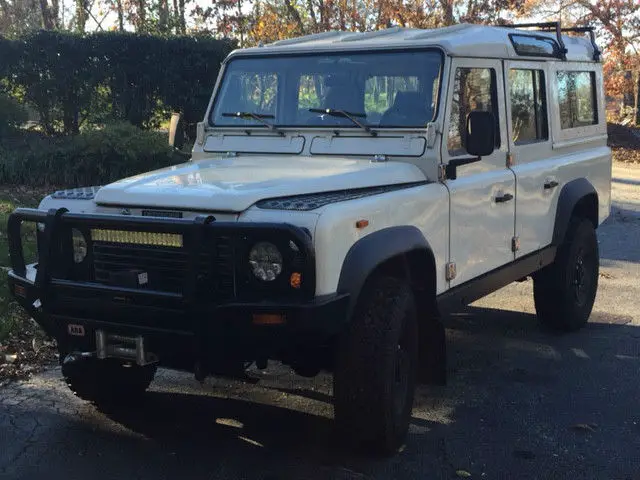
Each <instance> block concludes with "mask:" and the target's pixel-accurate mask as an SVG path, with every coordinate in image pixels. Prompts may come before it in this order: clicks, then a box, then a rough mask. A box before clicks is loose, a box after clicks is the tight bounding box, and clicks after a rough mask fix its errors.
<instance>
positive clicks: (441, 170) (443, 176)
mask: <svg viewBox="0 0 640 480" xmlns="http://www.w3.org/2000/svg"><path fill="white" fill-rule="evenodd" d="M438 181H439V182H446V181H447V166H446V165H445V164H443V163H441V164H440V165H438Z"/></svg>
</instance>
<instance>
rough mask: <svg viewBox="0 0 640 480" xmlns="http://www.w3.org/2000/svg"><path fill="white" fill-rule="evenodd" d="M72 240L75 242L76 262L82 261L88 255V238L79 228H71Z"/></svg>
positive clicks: (74, 255) (74, 256) (74, 253)
mask: <svg viewBox="0 0 640 480" xmlns="http://www.w3.org/2000/svg"><path fill="white" fill-rule="evenodd" d="M71 241H72V243H73V261H74V262H76V263H82V262H83V261H84V259H85V258H86V257H87V251H88V248H89V247H88V246H87V239H86V238H85V237H84V234H83V233H82V232H81V231H80V230H77V229H75V228H74V229H72V230H71Z"/></svg>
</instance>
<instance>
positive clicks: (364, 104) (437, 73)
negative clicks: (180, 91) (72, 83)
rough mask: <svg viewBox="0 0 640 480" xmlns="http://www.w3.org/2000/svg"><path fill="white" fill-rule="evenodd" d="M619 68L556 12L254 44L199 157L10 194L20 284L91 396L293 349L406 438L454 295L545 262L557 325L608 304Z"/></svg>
mask: <svg viewBox="0 0 640 480" xmlns="http://www.w3.org/2000/svg"><path fill="white" fill-rule="evenodd" d="M567 31H571V32H573V33H577V34H578V35H565V34H564V33H565V32H567ZM580 34H582V35H580ZM584 34H588V35H584ZM583 35H584V36H583ZM602 85H603V82H602V69H601V63H600V52H599V50H598V48H597V47H596V45H595V42H594V39H593V32H592V31H591V30H590V29H589V28H573V29H563V28H561V26H560V25H559V24H556V23H552V24H534V25H525V26H519V27H518V28H514V27H513V26H512V27H490V26H477V25H456V26H453V27H448V28H442V29H437V30H414V29H402V28H390V29H387V30H382V31H376V32H369V33H345V32H327V33H322V34H317V35H311V36H307V37H303V38H297V39H292V40H284V41H279V42H276V43H273V44H270V45H266V46H261V47H256V48H250V49H245V50H239V51H235V52H233V53H232V54H230V55H229V57H228V58H227V59H226V61H225V62H224V65H223V67H222V70H221V73H220V76H219V79H218V82H217V85H216V87H215V90H214V93H213V96H212V99H211V102H210V105H209V108H208V109H207V113H206V118H205V120H204V122H202V123H201V124H199V126H198V130H197V140H196V143H195V146H194V148H193V157H192V159H191V161H189V162H187V163H185V164H184V165H178V166H174V167H171V168H167V169H164V170H160V171H155V172H151V173H148V174H144V175H138V176H135V177H132V178H128V179H125V180H121V181H118V182H115V183H113V184H110V185H107V186H103V187H89V188H80V189H73V190H65V191H59V192H56V193H54V194H52V195H50V196H48V197H46V198H45V199H44V200H43V201H42V203H41V205H40V208H39V209H37V210H36V209H18V210H17V211H16V212H15V213H13V215H12V216H11V218H10V220H9V223H10V224H9V231H10V237H9V240H10V251H11V260H12V270H11V271H10V272H9V280H10V286H11V290H12V293H13V295H14V296H15V297H16V298H17V300H18V301H19V302H20V303H21V304H22V306H23V307H24V308H25V309H26V310H27V311H28V312H29V313H30V314H31V315H33V317H34V318H35V319H36V320H37V321H38V322H39V323H40V325H41V326H42V328H44V330H45V331H46V332H47V333H48V334H50V335H51V336H52V337H55V338H56V339H57V341H58V345H59V348H60V352H61V359H62V364H63V365H62V366H63V368H62V372H63V375H64V376H65V378H66V380H67V382H68V383H69V385H70V387H71V388H72V389H73V390H74V391H75V392H77V394H79V395H80V396H82V397H84V398H87V399H90V400H92V401H95V402H100V401H110V402H113V401H117V400H130V399H131V398H133V397H134V396H135V395H136V394H141V393H142V392H144V390H145V389H146V388H147V387H148V386H149V383H150V382H151V380H152V379H153V376H154V373H155V370H156V368H157V367H158V366H162V367H168V368H175V369H182V370H187V371H191V372H194V373H195V375H196V377H197V378H198V379H204V378H205V377H206V376H207V375H237V376H241V375H242V374H243V373H244V371H245V369H246V367H247V366H248V365H249V364H251V363H254V362H255V364H256V365H257V366H258V367H259V368H264V366H265V365H266V364H267V361H268V360H269V359H274V360H279V361H282V362H284V363H285V364H288V365H290V366H291V367H292V368H293V369H294V370H295V371H296V372H298V373H299V374H301V375H306V376H313V375H315V374H317V373H318V372H319V371H321V370H327V371H330V372H333V378H334V396H335V419H336V422H337V426H338V428H339V429H340V430H341V431H343V432H344V437H346V438H349V439H350V440H352V441H353V442H355V443H357V444H359V445H365V446H367V447H369V448H372V449H374V450H376V451H378V452H386V453H389V452H393V451H395V450H396V449H397V448H398V446H399V445H401V443H402V442H403V440H404V438H405V435H406V433H407V429H408V425H409V421H410V418H411V409H412V404H413V395H414V390H415V385H416V382H427V383H428V382H439V383H442V382H443V381H444V377H445V372H446V366H445V355H444V351H445V347H444V345H445V339H444V329H443V327H442V324H441V322H440V318H441V315H442V314H443V313H444V312H445V311H450V310H451V309H455V308H461V307H462V306H464V305H466V304H469V303H470V302H472V301H474V300H476V299H478V298H480V297H482V296H484V295H486V294H488V293H490V292H493V291H495V290H497V289H499V288H501V287H503V286H505V285H507V284H509V283H510V282H513V281H515V280H519V279H522V278H524V277H527V276H529V275H530V276H532V277H533V284H534V297H535V305H536V309H537V313H538V317H539V318H540V322H541V323H542V324H544V325H545V326H547V327H551V328H555V329H558V330H563V331H570V330H575V329H577V328H580V327H581V326H583V325H584V324H585V323H586V322H587V320H588V317H589V315H590V312H591V308H592V305H593V302H594V297H595V295H596V288H597V283H598V264H599V257H598V242H597V240H596V233H595V230H596V228H597V227H598V225H599V224H600V223H602V221H603V220H605V218H607V216H608V215H609V207H610V182H611V155H610V150H609V148H608V147H607V145H606V140H607V135H606V124H605V105H604V94H603V88H602ZM24 222H36V223H38V224H39V228H38V231H39V239H38V240H39V259H38V263H37V264H27V265H25V260H24V256H23V250H22V243H21V236H20V228H21V225H22V224H23V223H24Z"/></svg>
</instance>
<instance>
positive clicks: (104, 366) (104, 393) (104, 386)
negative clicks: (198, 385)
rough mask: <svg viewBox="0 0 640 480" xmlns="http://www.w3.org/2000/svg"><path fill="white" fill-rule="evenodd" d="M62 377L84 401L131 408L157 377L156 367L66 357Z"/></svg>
mask: <svg viewBox="0 0 640 480" xmlns="http://www.w3.org/2000/svg"><path fill="white" fill-rule="evenodd" d="M61 358H63V360H62V361H61V364H62V375H63V377H64V380H65V382H66V383H67V385H68V387H69V388H70V389H71V391H72V392H74V393H75V394H76V395H77V396H78V397H80V398H82V399H83V400H87V401H90V402H93V403H95V404H97V405H105V406H106V405H109V406H117V405H128V404H135V403H137V402H139V401H140V400H142V397H143V395H144V392H145V391H146V390H147V388H149V385H150V384H151V382H152V381H153V378H154V376H155V374H156V367H155V365H148V366H145V367H139V366H137V365H126V364H123V363H122V362H119V361H117V360H112V359H106V360H98V359H96V358H94V357H88V358H77V357H75V358H74V357H73V355H68V356H65V357H63V356H62V355H61Z"/></svg>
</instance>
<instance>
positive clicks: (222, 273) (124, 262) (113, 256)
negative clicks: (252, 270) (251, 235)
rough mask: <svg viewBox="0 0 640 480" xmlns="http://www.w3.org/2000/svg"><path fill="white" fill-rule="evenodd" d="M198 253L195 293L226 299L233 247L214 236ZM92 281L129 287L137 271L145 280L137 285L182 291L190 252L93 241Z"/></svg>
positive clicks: (230, 293)
mask: <svg viewBox="0 0 640 480" xmlns="http://www.w3.org/2000/svg"><path fill="white" fill-rule="evenodd" d="M208 245H209V247H208V250H207V251H204V252H202V253H201V254H200V261H199V262H198V272H197V278H198V280H197V294H198V295H199V296H201V297H203V298H205V299H208V300H229V299H232V298H233V296H234V294H235V292H234V261H233V247H232V245H231V242H230V239H229V238H227V237H217V238H216V239H215V241H213V242H212V243H210V244H208ZM92 253H93V259H92V260H93V266H94V281H96V282H97V283H101V284H105V285H112V286H119V287H131V286H132V285H131V281H132V279H133V281H134V282H135V278H136V276H137V275H138V274H144V273H146V280H147V283H145V284H142V285H137V286H136V287H137V288H146V289H149V290H155V291H160V292H170V293H181V294H182V293H184V292H185V286H186V284H187V272H188V262H189V254H188V252H187V250H186V249H184V248H171V247H158V246H150V245H129V244H113V243H107V242H93V249H92Z"/></svg>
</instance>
